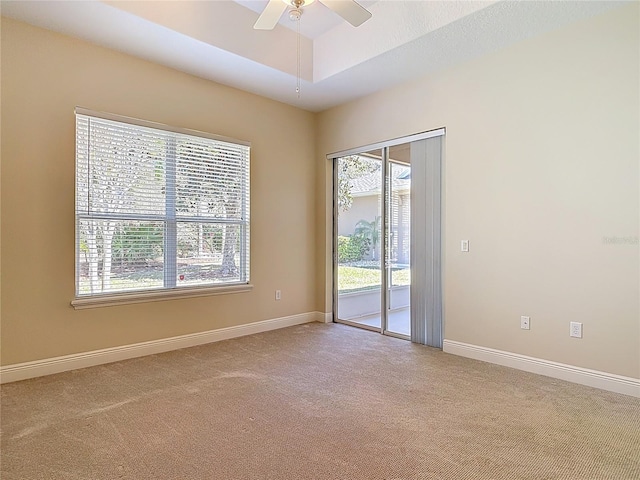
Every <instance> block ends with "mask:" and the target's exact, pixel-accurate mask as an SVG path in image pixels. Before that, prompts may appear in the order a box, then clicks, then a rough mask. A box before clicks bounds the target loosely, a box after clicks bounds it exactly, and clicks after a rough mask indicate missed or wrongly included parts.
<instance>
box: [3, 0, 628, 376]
mask: <svg viewBox="0 0 640 480" xmlns="http://www.w3.org/2000/svg"><path fill="white" fill-rule="evenodd" d="M638 17H639V6H638V4H637V3H636V4H633V5H631V6H627V7H624V8H622V9H618V10H616V11H612V12H610V13H608V14H605V15H603V16H600V17H596V18H594V19H591V20H587V21H583V22H581V23H579V24H575V25H574V26H571V27H569V28H565V29H562V30H560V31H557V32H552V33H550V34H547V35H545V36H543V37H539V38H536V39H532V40H529V41H526V42H522V43H520V44H518V45H515V46H513V47H510V48H508V49H505V50H502V51H500V52H497V53H495V54H492V55H487V56H485V57H483V58H480V59H477V60H474V61H471V62H467V63H465V64H462V65H460V66H457V67H455V68H451V69H448V70H446V71H444V72H441V73H438V74H436V75H433V76H430V77H428V78H425V79H422V80H421V81H417V82H413V83H411V84H407V85H403V86H402V87H398V88H394V89H390V90H387V91H384V92H380V93H378V94H374V95H371V96H369V97H366V98H363V99H361V100H358V101H355V102H352V103H350V104H347V105H344V106H341V107H337V108H334V109H332V110H329V111H327V112H324V113H322V114H319V115H317V116H314V115H313V114H310V113H307V112H302V111H300V110H297V109H295V108H293V107H289V106H286V105H282V104H279V103H276V102H273V101H270V100H266V99H264V98H260V97H257V96H255V95H251V94H248V93H243V92H240V91H238V90H234V89H232V88H228V87H224V86H221V85H217V84H214V83H211V82H207V81H205V80H201V79H198V78H195V77H191V76H189V75H186V74H182V73H179V72H176V71H173V70H171V69H168V68H165V67H161V66H158V65H154V64H151V63H148V62H144V61H142V60H138V59H135V58H132V57H129V56H126V55H123V54H119V53H116V52H112V51H109V50H106V49H102V48H99V47H96V46H92V45H90V44H88V43H85V42H82V41H79V40H74V39H71V38H68V37H64V36H61V35H58V34H54V33H50V32H47V31H44V30H41V29H37V28H34V27H30V26H27V25H24V24H21V23H19V22H15V21H13V20H7V19H3V20H2V47H1V48H2V51H1V54H2V56H1V62H2V64H1V66H2V78H1V79H2V86H1V88H2V91H1V94H2V115H1V121H2V151H1V153H2V180H1V181H2V185H1V186H2V190H1V191H2V199H1V201H2V202H1V208H2V215H1V228H2V257H1V260H2V265H1V266H2V275H3V280H4V281H3V282H2V287H3V288H2V297H1V302H2V304H1V312H0V313H1V315H2V318H1V320H2V323H1V329H2V330H1V336H2V343H1V349H2V357H1V362H2V364H4V365H7V364H12V363H18V362H24V361H29V360H37V359H43V358H48V357H53V356H58V355H65V354H71V353H76V352H83V351H89V350H95V349H100V348H107V347H111V346H118V345H126V344H130V343H135V342H141V341H147V340H153V339H159V338H165V337H171V336H175V335H181V334H186V333H192V332H199V331H206V330H211V329H215V328H220V327H227V326H232V325H239V324H245V323H249V322H253V321H258V320H263V319H269V318H276V317H281V316H285V315H292V314H297V313H303V312H310V311H314V310H319V311H324V312H329V311H330V310H331V284H330V281H331V276H332V275H331V263H330V262H331V231H330V227H331V214H332V212H331V206H330V205H331V198H330V192H331V168H330V163H329V162H327V161H325V160H323V157H324V155H325V154H327V153H329V152H332V151H338V150H342V149H346V148H351V147H356V146H359V145H366V144H370V143H373V142H378V141H382V140H385V139H389V138H394V137H399V136H403V135H408V134H411V133H416V132H420V131H424V130H429V129H433V128H438V127H443V126H444V127H446V128H447V136H446V155H445V169H444V177H445V180H444V181H445V185H444V187H445V189H444V202H445V207H444V215H445V219H444V247H445V263H444V275H445V281H444V287H445V338H447V339H450V340H457V341H462V342H466V343H470V344H476V345H482V346H486V347H491V348H496V349H500V350H506V351H511V352H516V353H520V354H524V355H530V356H533V357H539V358H544V359H548V360H553V361H558V362H563V363H567V364H572V365H576V366H581V367H586V368H593V369H596V370H602V371H606V372H611V373H616V374H620V375H627V376H632V377H636V378H640V311H639V303H640V298H639V297H640V284H639V277H640V275H639V274H640V271H639V261H640V258H639V249H638V245H637V243H636V244H635V245H634V244H620V243H618V244H612V243H606V242H604V241H603V239H604V238H605V237H631V239H632V240H633V238H637V236H638V227H639V225H638V224H639V216H640V211H639V188H638V185H639V183H640V179H639V168H638V167H639V165H638V159H639V158H640V138H639V133H638V132H639V131H640V120H639V104H640V96H639V92H638V85H639V84H640V78H639V71H640V65H639V58H640V55H639V54H640V52H639V47H638V45H639V43H640V42H639V41H640V38H639V33H638ZM76 105H80V106H83V107H87V108H90V109H95V110H104V111H108V112H112V113H116V114H121V115H129V116H133V117H138V118H143V119H148V120H153V121H157V122H163V123H168V124H172V125H177V126H181V127H186V128H193V129H198V130H205V131H210V132H213V133H217V134H220V135H225V136H230V137H236V138H241V139H245V140H249V141H251V142H252V172H251V173H252V225H251V226H252V239H251V240H252V242H251V247H252V252H251V253H252V283H253V284H254V285H255V288H254V290H253V291H252V292H251V293H244V294H236V295H228V296H217V297H202V298H195V299H182V300H173V301H167V302H158V303H148V304H138V305H130V306H114V307H108V308H99V309H91V310H81V311H75V310H73V309H72V308H71V307H70V305H69V301H70V300H71V299H72V297H73V292H74V273H73V270H74V267H73V265H74V258H73V256H74V253H73V252H74V249H73V243H74V240H73V235H74V234H73V232H74V218H73V201H74V198H73V197H74V194H73V191H74V116H73V108H74V107H75V106H76ZM282 124H287V125H290V126H292V127H291V128H294V129H295V131H293V132H292V130H291V128H288V129H287V130H286V131H284V130H282V129H281V128H279V125H282ZM314 144H315V145H316V149H315V150H314ZM314 162H315V163H314ZM282 178H285V179H288V180H289V181H284V182H283V181H282ZM461 239H469V240H470V241H471V251H470V252H469V253H467V254H462V253H461V252H460V251H459V242H460V240H461ZM631 243H633V241H632V242H631ZM276 288H279V289H281V290H282V292H283V299H282V300H281V301H280V302H275V301H274V300H273V291H274V289H276ZM520 315H530V316H531V325H532V329H531V330H530V331H522V330H520V328H519V317H520ZM570 320H578V321H581V322H583V323H584V338H583V339H581V340H577V339H572V338H569V336H568V327H569V321H570Z"/></svg>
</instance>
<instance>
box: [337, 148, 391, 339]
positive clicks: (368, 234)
mask: <svg viewBox="0 0 640 480" xmlns="http://www.w3.org/2000/svg"><path fill="white" fill-rule="evenodd" d="M381 154H382V152H381V151H380V150H376V151H371V152H367V153H364V154H361V155H351V156H348V157H343V158H339V159H337V160H336V162H337V163H336V168H337V170H338V172H337V173H338V192H337V194H338V219H337V228H338V239H337V249H338V252H337V253H338V312H337V313H338V318H339V319H340V320H346V321H351V322H356V323H359V324H361V325H366V326H369V327H375V328H380V327H381V315H380V305H381V296H380V295H381V285H382V269H381V264H382V262H381V258H382V255H381V251H380V239H381V235H382V232H381V205H382V199H381V194H382V160H381V159H382V155H381Z"/></svg>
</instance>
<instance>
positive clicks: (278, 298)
mask: <svg viewBox="0 0 640 480" xmlns="http://www.w3.org/2000/svg"><path fill="white" fill-rule="evenodd" d="M281 298H282V292H281V291H280V290H276V300H280V299H281Z"/></svg>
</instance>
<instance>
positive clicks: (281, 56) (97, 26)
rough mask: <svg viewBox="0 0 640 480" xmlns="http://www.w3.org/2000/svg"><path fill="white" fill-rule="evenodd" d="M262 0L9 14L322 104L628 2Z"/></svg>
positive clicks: (95, 4) (7, 4) (82, 4)
mask: <svg viewBox="0 0 640 480" xmlns="http://www.w3.org/2000/svg"><path fill="white" fill-rule="evenodd" d="M266 3H267V2H266V0H236V1H231V0H228V1H224V0H223V1H189V0H184V1H127V0H120V1H106V0H103V1H99V0H85V1H77V2H76V1H44V2H42V1H4V0H3V1H2V2H0V6H1V12H2V15H4V16H7V17H11V18H15V19H18V20H21V21H24V22H27V23H30V24H33V25H36V26H39V27H43V28H47V29H50V30H54V31H58V32H61V33H63V34H67V35H71V36H75V37H79V38H82V39H85V40H88V41H90V42H93V43H96V44H98V45H101V46H104V47H108V48H111V49H114V50H118V51H122V52H125V53H128V54H130V55H134V56H137V57H140V58H143V59H146V60H150V61H152V62H156V63H159V64H162V65H167V66H169V67H172V68H175V69H178V70H181V71H184V72H187V73H190V74H193V75H197V76H199V77H202V78H206V79H209V80H213V81H215V82H218V83H222V84H225V85H230V86H233V87H236V88H239V89H242V90H246V91H249V92H252V93H256V94H258V95H262V96H265V97H269V98H272V99H274V100H278V101H281V102H285V103H288V104H291V105H295V106H297V107H300V108H303V109H306V110H310V111H321V110H324V109H327V108H330V107H333V106H335V105H339V104H341V103H344V102H347V101H349V100H353V99H355V98H358V97H361V96H364V95H367V94H370V93H373V92H376V91H378V90H382V89H384V88H387V87H390V86H393V85H397V84H401V83H403V82H407V81H410V80H413V79H416V78H419V77H421V76H424V75H427V74H429V73H431V72H433V71H435V70H437V69H441V68H446V67H448V66H451V65H454V64H456V63H459V62H462V61H465V60H469V59H472V58H475V57H477V56H480V55H483V54H485V53H489V52H492V51H495V50H498V49H500V48H504V47H507V46H508V45H510V44H513V43H515V42H518V41H521V40H524V39H527V38H531V37H534V36H537V35H540V34H542V33H544V32H547V31H550V30H553V29H556V28H559V27H561V26H563V25H566V24H568V23H571V22H575V21H578V20H581V19H583V18H587V17H590V16H594V15H598V14H600V13H603V12H605V11H607V10H610V9H613V8H616V7H619V6H621V5H623V4H625V3H628V2H624V1H618V2H616V1H603V2H599V1H588V2H587V1H576V2H573V1H499V2H496V1H431V0H429V1H416V0H414V1H401V0H397V1H396V0H380V1H362V2H360V3H361V4H362V5H363V6H365V7H366V8H367V9H368V10H369V11H370V12H371V13H372V14H373V17H372V18H371V19H370V20H369V21H367V22H365V23H364V24H363V25H361V26H360V27H358V28H354V27H352V26H351V25H350V24H348V23H347V22H345V21H343V20H341V19H340V17H338V16H337V15H336V14H334V13H333V12H331V11H330V10H329V9H328V8H326V7H325V6H324V5H322V4H321V3H320V2H314V3H313V4H311V5H309V6H308V7H305V12H304V14H303V16H302V23H301V25H300V28H301V32H302V34H303V36H302V38H301V67H302V68H301V76H302V79H303V81H302V88H301V95H300V97H299V98H298V96H297V94H296V92H295V86H296V33H295V31H294V30H295V26H294V25H293V24H292V23H291V21H290V20H289V19H288V16H287V15H286V14H285V15H283V18H282V19H281V22H280V24H279V25H278V26H276V28H275V29H274V30H273V31H258V30H254V29H253V24H254V23H255V21H256V20H257V18H258V15H259V12H261V11H262V9H263V8H264V6H265V5H266Z"/></svg>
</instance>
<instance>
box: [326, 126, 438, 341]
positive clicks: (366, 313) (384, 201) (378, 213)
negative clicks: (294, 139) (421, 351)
mask: <svg viewBox="0 0 640 480" xmlns="http://www.w3.org/2000/svg"><path fill="white" fill-rule="evenodd" d="M443 135H444V130H438V131H434V132H426V133H425V134H420V135H415V136H412V137H407V139H406V141H404V142H403V141H391V142H386V144H380V145H379V146H378V148H371V147H370V148H368V149H367V148H365V149H362V151H358V150H353V151H348V152H342V154H336V155H334V156H330V158H331V159H333V161H334V186H335V188H334V233H335V236H334V312H335V316H334V319H335V320H336V321H338V322H341V323H347V324H350V325H354V326H358V327H362V328H366V329H369V330H376V331H379V332H381V333H384V334H387V335H393V336H398V337H401V338H407V339H411V340H412V341H414V342H418V343H424V344H428V345H432V346H441V343H442V298H441V296H442V288H441V272H440V268H441V267H440V256H441V252H440V245H441V238H440V235H441V233H440V195H441V191H440V181H441V173H440V168H441V155H442V141H441V137H442V136H443ZM412 282H413V283H412Z"/></svg>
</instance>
